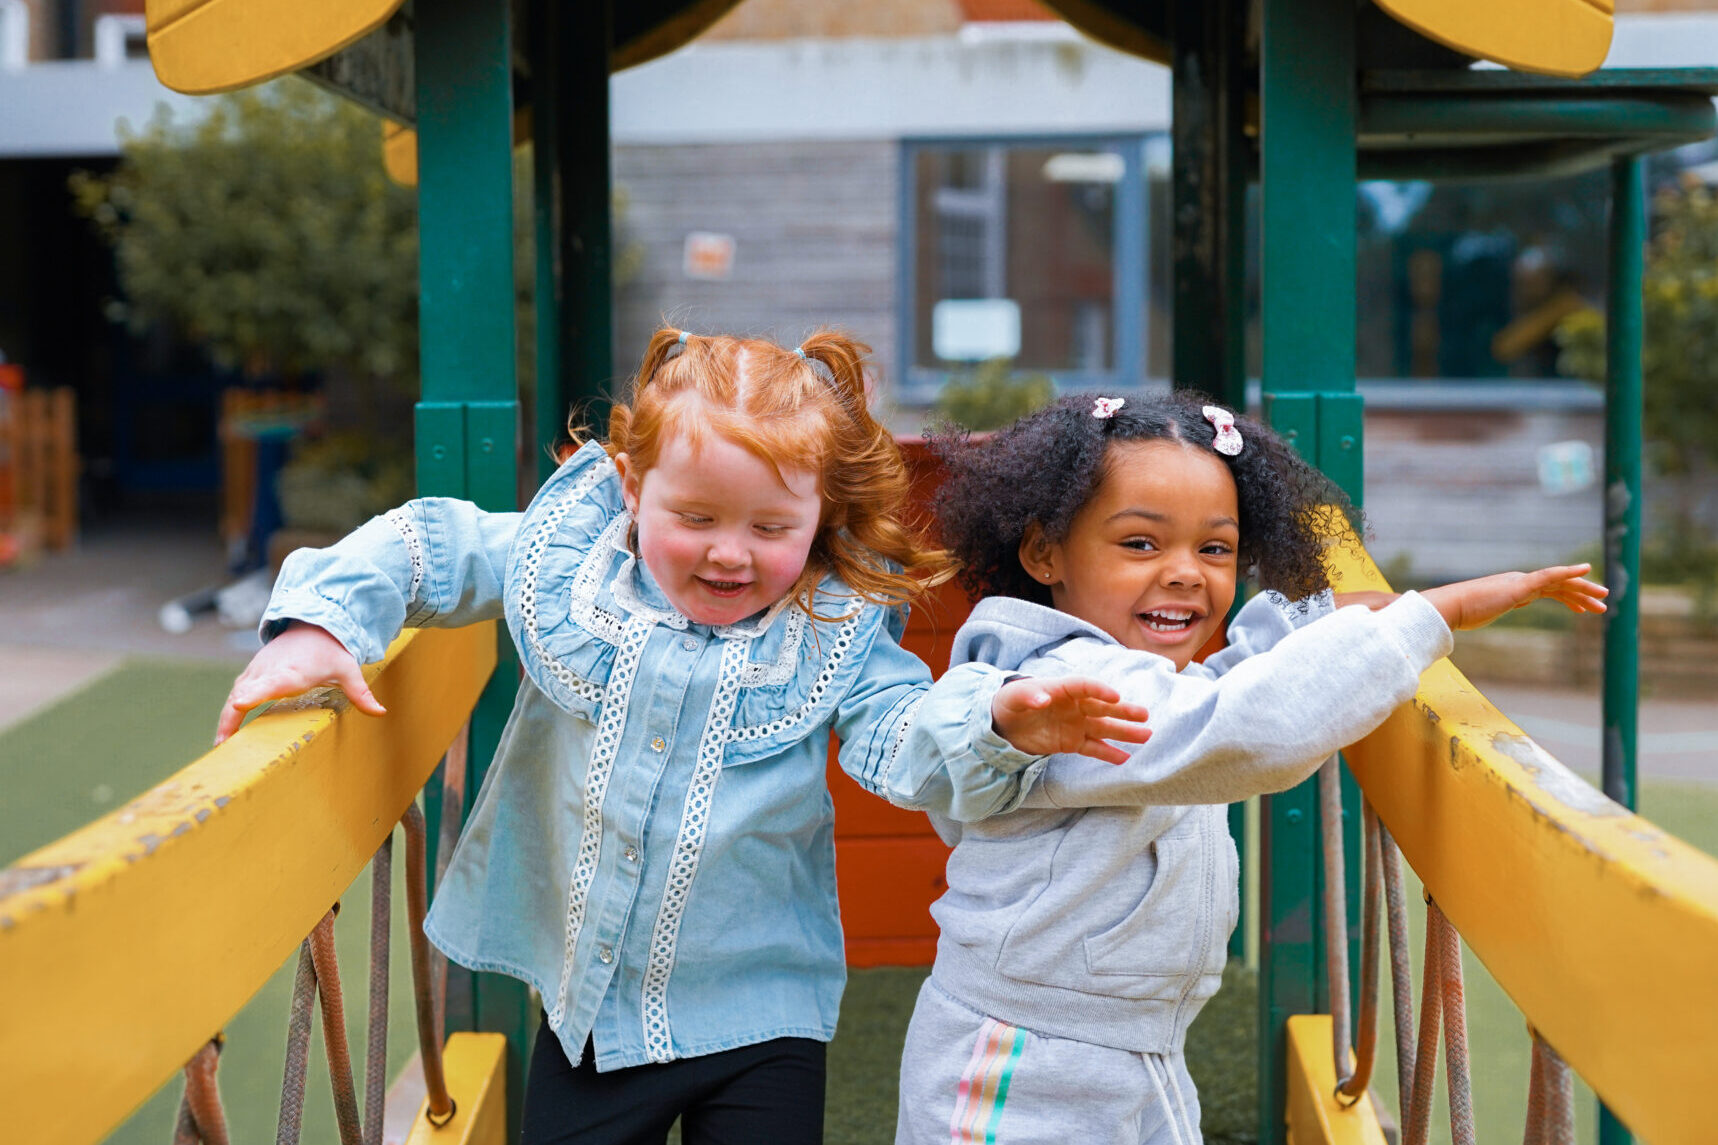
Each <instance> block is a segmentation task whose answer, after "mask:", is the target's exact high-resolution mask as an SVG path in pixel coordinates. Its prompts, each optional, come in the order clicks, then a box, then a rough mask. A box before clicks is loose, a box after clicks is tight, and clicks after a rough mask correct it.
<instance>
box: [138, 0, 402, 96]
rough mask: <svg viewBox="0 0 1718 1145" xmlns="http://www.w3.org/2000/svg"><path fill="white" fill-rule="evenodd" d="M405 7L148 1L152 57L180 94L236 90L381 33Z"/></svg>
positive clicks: (275, 0)
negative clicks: (384, 26) (400, 8)
mask: <svg viewBox="0 0 1718 1145" xmlns="http://www.w3.org/2000/svg"><path fill="white" fill-rule="evenodd" d="M401 2H402V0H144V6H143V10H144V18H145V22H146V25H147V27H148V30H149V58H150V60H151V61H152V62H153V63H154V65H155V75H156V76H157V78H159V79H160V80H161V82H162V83H163V84H165V85H166V86H168V87H170V88H172V89H173V90H174V91H182V92H185V93H186V94H188V95H208V94H210V93H213V92H218V91H232V90H234V89H236V88H241V87H250V86H251V85H253V84H259V83H262V82H263V81H264V80H271V79H274V78H275V77H276V76H283V75H285V74H287V73H288V72H294V71H297V70H298V69H299V68H302V67H306V66H308V65H310V64H313V63H316V62H317V61H318V60H321V59H325V58H327V57H328V56H331V55H333V54H334V53H335V52H338V51H339V50H340V49H341V48H344V47H346V46H347V45H348V44H351V43H354V42H355V41H357V40H360V39H362V38H363V37H365V36H367V35H369V34H370V33H371V32H373V31H374V30H375V29H377V28H379V27H381V26H382V24H384V23H385V22H386V21H387V19H388V17H389V16H392V15H393V14H394V12H395V10H396V9H398V8H399V6H400V4H401Z"/></svg>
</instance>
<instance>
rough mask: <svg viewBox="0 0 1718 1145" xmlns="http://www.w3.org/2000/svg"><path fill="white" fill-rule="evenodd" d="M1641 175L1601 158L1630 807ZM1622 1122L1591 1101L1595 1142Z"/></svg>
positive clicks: (1610, 672) (1621, 687) (1608, 725)
mask: <svg viewBox="0 0 1718 1145" xmlns="http://www.w3.org/2000/svg"><path fill="white" fill-rule="evenodd" d="M1645 247H1646V180H1645V177H1644V174H1643V172H1642V167H1641V160H1640V159H1639V158H1638V157H1634V156H1630V157H1628V158H1624V159H1618V160H1616V161H1615V162H1614V163H1613V164H1612V165H1611V233H1610V248H1611V249H1610V263H1611V265H1610V272H1611V274H1610V277H1611V281H1610V296H1609V299H1608V301H1607V304H1606V309H1607V311H1608V314H1607V316H1606V323H1605V363H1606V364H1605V569H1604V578H1605V584H1606V585H1608V586H1609V587H1610V590H1611V595H1610V597H1609V598H1608V599H1607V600H1606V604H1607V605H1608V606H1609V607H1608V609H1607V610H1606V612H1605V619H1604V626H1605V627H1604V631H1605V696H1604V724H1605V741H1604V755H1603V783H1604V788H1605V794H1606V795H1608V796H1610V797H1611V798H1612V799H1614V800H1616V801H1617V802H1618V803H1621V804H1622V805H1623V806H1624V807H1627V808H1629V809H1630V810H1631V811H1632V810H1633V809H1634V808H1635V798H1636V786H1635V748H1636V742H1637V735H1638V732H1639V717H1640V708H1639V704H1640V519H1641V484H1640V473H1641V406H1642V400H1643V398H1642V394H1643V391H1644V387H1643V384H1642V377H1641V324H1642V315H1641V272H1642V260H1643V257H1644V250H1645ZM1630 1140H1632V1138H1631V1137H1630V1135H1629V1131H1628V1129H1627V1128H1626V1127H1625V1126H1624V1125H1623V1123H1622V1122H1621V1121H1618V1120H1617V1118H1616V1115H1615V1114H1613V1113H1612V1112H1611V1111H1610V1110H1609V1109H1607V1108H1605V1106H1604V1105H1603V1104H1601V1105H1600V1106H1599V1142H1600V1145H1628V1142H1629V1141H1630Z"/></svg>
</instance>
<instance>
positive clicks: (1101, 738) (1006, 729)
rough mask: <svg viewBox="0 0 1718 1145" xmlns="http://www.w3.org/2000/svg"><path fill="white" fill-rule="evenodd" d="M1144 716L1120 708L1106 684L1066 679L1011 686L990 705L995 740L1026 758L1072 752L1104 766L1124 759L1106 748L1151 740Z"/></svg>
mask: <svg viewBox="0 0 1718 1145" xmlns="http://www.w3.org/2000/svg"><path fill="white" fill-rule="evenodd" d="M1148 714H1149V713H1147V712H1146V710H1145V709H1144V708H1143V707H1141V706H1140V705H1138V704H1128V703H1123V702H1122V698H1121V693H1120V692H1117V691H1116V690H1115V689H1114V688H1112V687H1110V686H1109V685H1108V684H1102V683H1099V682H1098V681H1096V680H1087V679H1082V678H1080V677H1075V676H1069V677H1060V678H1055V679H1047V680H1039V679H1032V678H1029V677H1027V678H1022V679H1018V680H1010V681H1009V682H1008V683H1006V684H1004V685H1002V687H1001V688H999V689H998V690H997V692H996V698H995V699H993V700H992V701H991V702H990V717H991V720H992V722H993V723H994V724H995V726H996V731H997V734H999V735H1000V736H1002V738H1003V739H1005V740H1007V741H1008V742H1009V743H1010V744H1012V745H1014V747H1015V748H1017V749H1018V750H1020V751H1023V752H1026V753H1027V754H1028V755H1055V754H1057V753H1060V752H1077V753H1079V754H1080V755H1089V756H1091V757H1092V758H1093V759H1101V760H1103V761H1104V762H1106V763H1126V762H1127V760H1128V753H1127V752H1125V751H1123V750H1121V749H1120V748H1118V747H1116V746H1115V745H1114V744H1112V743H1110V742H1108V741H1110V740H1120V741H1122V742H1123V743H1144V742H1145V741H1146V740H1148V739H1150V738H1151V730H1150V729H1149V728H1147V727H1146V726H1145V721H1146V719H1147V717H1148Z"/></svg>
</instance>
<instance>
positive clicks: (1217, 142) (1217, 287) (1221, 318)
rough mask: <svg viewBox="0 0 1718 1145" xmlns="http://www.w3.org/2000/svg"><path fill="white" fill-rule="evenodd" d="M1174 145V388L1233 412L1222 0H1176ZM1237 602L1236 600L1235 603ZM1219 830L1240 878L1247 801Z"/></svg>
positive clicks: (1228, 76)
mask: <svg viewBox="0 0 1718 1145" xmlns="http://www.w3.org/2000/svg"><path fill="white" fill-rule="evenodd" d="M1170 19H1171V21H1172V25H1171V39H1172V40H1173V43H1174V77H1175V78H1174V88H1173V91H1174V95H1173V99H1174V113H1173V115H1172V116H1171V125H1172V126H1171V138H1172V140H1173V144H1174V151H1173V158H1172V162H1171V171H1170V217H1171V219H1172V220H1173V222H1172V224H1171V226H1172V231H1173V236H1174V237H1173V243H1174V255H1173V261H1174V274H1173V279H1174V284H1175V285H1174V291H1175V297H1174V307H1173V315H1174V323H1175V332H1174V336H1173V339H1172V343H1171V344H1172V351H1173V356H1174V362H1173V366H1172V371H1173V378H1174V383H1175V386H1176V388H1178V389H1190V390H1199V391H1201V392H1203V393H1207V394H1210V395H1211V396H1212V397H1214V398H1216V399H1217V400H1218V401H1220V402H1222V403H1223V404H1225V405H1227V406H1229V407H1231V408H1233V409H1244V408H1245V407H1246V402H1247V375H1246V316H1245V313H1244V305H1245V303H1244V298H1243V291H1244V287H1245V278H1246V264H1245V255H1246V249H1245V248H1246V221H1247V220H1246V202H1247V168H1248V166H1249V162H1248V156H1247V140H1246V134H1245V117H1244V107H1243V104H1244V97H1245V82H1246V75H1245V72H1244V67H1243V62H1242V60H1241V52H1242V51H1243V44H1244V40H1245V37H1243V36H1242V35H1241V34H1240V31H1239V30H1240V28H1241V27H1242V25H1243V24H1244V23H1245V16H1244V14H1243V13H1242V12H1240V11H1239V10H1238V9H1237V7H1236V6H1235V5H1234V4H1233V3H1230V2H1228V0H1216V2H1207V0H1176V2H1175V3H1174V4H1173V5H1172V6H1171V8H1170ZM1235 603H1236V607H1237V608H1239V607H1240V600H1239V599H1237V600H1236V602H1235ZM1229 834H1230V836H1231V837H1232V838H1233V839H1234V841H1235V852H1236V854H1237V855H1238V856H1239V857H1240V869H1241V880H1242V883H1243V885H1245V882H1246V880H1247V877H1248V855H1247V807H1246V804H1245V803H1235V804H1232V805H1231V806H1230V807H1229ZM1253 925H1254V923H1253V920H1251V919H1249V918H1248V917H1247V915H1246V913H1245V912H1244V911H1243V912H1242V914H1241V918H1240V922H1239V923H1238V924H1237V925H1236V927H1235V932H1234V933H1233V934H1232V935H1230V936H1229V956H1230V957H1232V958H1241V957H1245V955H1246V951H1247V931H1248V929H1249V928H1250V927H1251V926H1253Z"/></svg>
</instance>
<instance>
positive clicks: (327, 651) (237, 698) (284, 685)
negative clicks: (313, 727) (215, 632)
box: [215, 620, 387, 743]
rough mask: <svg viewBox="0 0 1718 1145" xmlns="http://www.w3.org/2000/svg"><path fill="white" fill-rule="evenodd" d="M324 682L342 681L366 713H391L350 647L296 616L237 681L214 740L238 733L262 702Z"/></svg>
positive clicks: (379, 714) (263, 648)
mask: <svg viewBox="0 0 1718 1145" xmlns="http://www.w3.org/2000/svg"><path fill="white" fill-rule="evenodd" d="M321 684H338V685H339V686H340V690H341V691H343V692H345V693H346V696H347V698H349V699H350V700H351V701H352V705H353V707H355V708H357V709H358V710H359V711H361V712H363V713H365V714H366V715H372V716H381V715H386V714H387V710H386V709H385V708H383V707H382V705H381V704H380V703H379V702H377V700H376V697H375V696H374V695H372V694H371V693H370V685H368V684H366V683H365V682H364V671H363V669H361V668H359V667H358V661H356V660H354V659H353V658H352V654H351V653H350V652H348V651H346V647H345V645H343V644H341V643H340V641H338V640H336V639H334V637H333V636H331V635H329V633H328V630H327V629H325V628H318V627H317V626H316V625H314V624H305V623H304V622H302V621H298V620H295V621H293V622H292V623H291V624H290V625H288V626H287V629H286V631H284V632H282V633H281V634H280V635H279V636H276V637H275V638H274V639H273V640H270V641H269V642H268V643H267V644H264V645H263V646H262V648H261V649H259V650H258V651H257V654H256V655H255V656H252V657H251V662H250V663H249V664H246V665H245V670H244V671H243V672H240V673H239V678H238V679H237V680H234V681H233V690H232V691H230V692H228V693H227V702H226V704H225V705H223V706H222V708H221V719H220V722H219V723H217V724H216V725H215V742H216V743H222V742H224V741H225V740H226V738H227V737H228V736H230V735H232V734H233V733H234V732H236V731H238V730H239V724H241V723H242V722H244V718H245V713H246V712H248V711H250V710H251V709H252V708H254V707H257V706H258V705H259V704H266V703H267V702H268V701H270V700H280V699H284V698H285V697H287V696H296V695H299V694H300V693H303V692H308V691H309V690H310V689H312V688H314V687H317V686H318V685H321Z"/></svg>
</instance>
